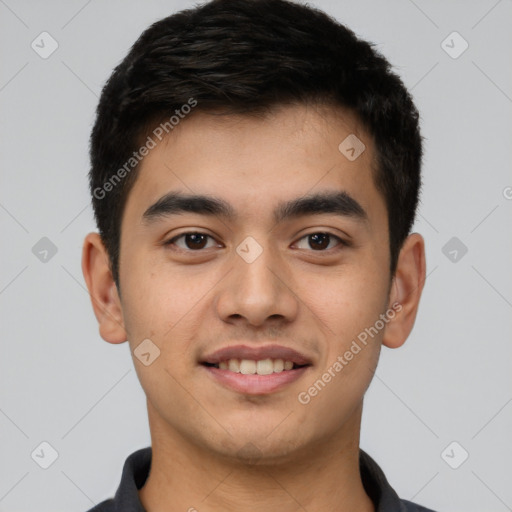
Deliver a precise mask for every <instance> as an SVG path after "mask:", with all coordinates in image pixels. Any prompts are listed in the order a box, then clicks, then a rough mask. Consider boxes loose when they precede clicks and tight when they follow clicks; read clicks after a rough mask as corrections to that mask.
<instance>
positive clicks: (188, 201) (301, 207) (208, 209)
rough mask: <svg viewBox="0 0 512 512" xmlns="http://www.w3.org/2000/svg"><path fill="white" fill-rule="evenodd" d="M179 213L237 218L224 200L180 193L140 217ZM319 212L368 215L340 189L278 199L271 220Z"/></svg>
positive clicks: (357, 216)
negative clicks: (278, 201)
mask: <svg viewBox="0 0 512 512" xmlns="http://www.w3.org/2000/svg"><path fill="white" fill-rule="evenodd" d="M182 213H195V214H198V215H207V216H212V217H213V216H219V217H222V218H224V219H226V220H234V219H235V218H236V211H235V209H234V208H233V206H232V205H231V204H229V203H228V202H226V201H225V200H223V199H220V198H218V197H211V196H207V195H201V194H185V193H183V192H169V193H168V194H165V195H164V196H163V197H161V198H160V199H158V201H156V202H155V203H154V204H152V205H151V206H150V207H149V208H148V209H147V210H146V211H145V212H144V213H143V215H142V218H143V220H144V222H145V223H146V224H149V223H152V222H154V221H156V220H158V219H160V218H162V217H168V216H171V215H179V214H182ZM321 214H335V215H338V216H341V217H349V218H352V219H355V220H358V221H364V222H366V221H368V214H367V213H366V211H365V210H364V208H363V207H362V206H361V205H360V204H359V203H358V202H357V201H356V200H355V199H354V198H353V197H351V196H350V195H349V194H348V193H346V192H344V191H339V192H322V193H317V194H312V195H308V196H304V197H299V198H297V199H292V200H290V201H284V202H280V203H279V204H278V205H277V207H276V208H275V210H274V222H275V223H276V224H279V223H281V222H283V221H286V220H291V219H294V218H299V217H303V216H306V215H321Z"/></svg>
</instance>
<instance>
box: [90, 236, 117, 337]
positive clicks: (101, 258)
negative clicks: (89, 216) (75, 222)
mask: <svg viewBox="0 0 512 512" xmlns="http://www.w3.org/2000/svg"><path fill="white" fill-rule="evenodd" d="M82 272H83V274H84V278H85V282H86V283H87V288H88V290H89V295H90V297H91V302H92V307H93V310H94V314H95V315H96V319H97V320H98V324H99V329H100V336H101V337H102V338H103V339H104V340H105V341H108V342H109V343H122V342H124V341H126V340H127V335H126V330H125V326H124V319H123V312H122V307H121V300H120V298H119V294H118V291H117V287H116V284H115V282H114V279H113V277H112V272H111V270H110V260H109V257H108V254H107V251H106V249H105V246H104V245H103V242H102V240H101V237H100V235H99V234H98V233H89V234H88V235H87V236H86V237H85V240H84V245H83V250H82Z"/></svg>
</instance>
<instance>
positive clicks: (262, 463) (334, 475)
mask: <svg viewBox="0 0 512 512" xmlns="http://www.w3.org/2000/svg"><path fill="white" fill-rule="evenodd" d="M361 412H362V405H361V406H360V407H359V408H358V410H357V411H356V412H355V413H354V415H353V417H351V419H350V420H349V422H347V424H346V425H344V427H343V428H342V429H341V430H340V431H339V432H338V433H336V434H335V435H334V436H333V437H332V440H331V441H330V442H329V443H328V445H327V444H323V445H322V444H319V443H317V444H315V445H314V446H309V447H308V448H307V450H306V449H304V450H303V453H301V454H298V455H297V456H296V457H294V458H293V460H291V458H290V460H288V461H286V462H279V463H276V462H275V461H266V460H263V457H262V458H261V459H260V460H259V461H258V463H257V464H250V465H249V464H243V463H241V462H240V461H239V460H237V459H236V458H235V457H233V458H232V459H226V458H224V457H219V456H218V454H215V453H212V452H211V451H207V450H205V449H204V447H198V446H196V445H194V444H193V443H190V442H189V440H187V439H184V438H183V437H182V436H180V435H178V434H177V433H176V432H175V431H173V432H169V431H168V430H166V429H165V427H164V426H163V425H162V424H161V423H160V421H159V418H156V413H155V411H154V410H152V408H151V405H150V404H149V402H148V415H149V419H150V427H151V439H152V461H151V471H150V474H149V476H148V479H147V481H146V483H145V485H144V487H143V488H142V489H141V490H140V491H139V497H140V500H141V502H142V504H143V506H144V508H145V510H146V511H147V512H155V511H157V510H158V511H159V512H178V511H180V512H182V511H189V512H194V511H197V512H220V511H222V512H235V511H236V512H248V511H250V512H267V511H268V510H279V511H280V512H296V511H299V510H300V511H303V510H333V511H336V512H348V511H353V510H358V511H360V512H374V511H375V508H374V505H373V503H372V501H371V500H370V498H369V497H368V496H367V494H366V493H365V491H364V487H363V483H362V480H361V475H360V471H359V430H360V422H361ZM348 434H350V435H348Z"/></svg>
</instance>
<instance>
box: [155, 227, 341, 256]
mask: <svg viewBox="0 0 512 512" xmlns="http://www.w3.org/2000/svg"><path fill="white" fill-rule="evenodd" d="M187 235H202V236H207V237H208V238H211V239H213V240H215V238H214V237H213V236H211V235H209V234H208V233H202V232H200V231H187V232H185V233H181V234H179V235H177V236H175V237H173V238H171V239H170V240H168V241H166V242H164V245H165V246H172V245H174V244H175V242H176V240H179V239H180V238H183V237H185V236H187ZM313 235H327V236H329V237H330V238H334V239H335V240H337V241H338V244H337V245H336V246H335V247H334V248H331V249H326V250H317V251H315V250H313V249H311V251H312V252H315V253H321V252H323V253H325V252H329V251H332V250H333V249H334V250H336V247H339V248H342V247H349V246H350V244H349V243H348V242H346V241H345V240H343V239H342V238H340V237H339V236H337V235H335V234H333V233H330V232H329V231H315V232H313V233H308V234H307V235H304V236H302V237H301V238H299V241H300V240H303V239H304V238H307V237H310V236H313ZM209 249H210V247H209ZM173 250H176V251H182V252H196V253H200V252H203V250H205V249H197V250H193V249H183V248H181V247H178V248H177V249H176V248H173ZM338 250H340V249H338Z"/></svg>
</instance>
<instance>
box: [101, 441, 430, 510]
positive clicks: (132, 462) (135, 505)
mask: <svg viewBox="0 0 512 512" xmlns="http://www.w3.org/2000/svg"><path fill="white" fill-rule="evenodd" d="M151 454H152V451H151V447H147V448H142V449H140V450H137V451H136V452H133V453H132V454H131V455H130V456H129V457H128V458H127V459H126V461H125V463H124V467H123V475H122V477H121V483H120V485H119V487H118V489H117V492H116V494H115V498H114V499H113V500H108V501H110V504H112V505H114V507H113V509H111V508H109V509H108V510H113V511H115V512H146V511H145V510H144V508H143V506H142V503H141V502H140V499H139V494H138V490H139V489H141V488H142V486H143V485H144V483H145V482H146V479H147V477H148V475H149V469H150V467H151ZM359 467H360V471H361V479H362V481H363V486H364V488H365V491H366V493H367V494H368V496H369V497H370V499H371V500H372V501H373V503H374V505H375V510H376V512H407V511H411V512H412V511H415V510H417V511H420V510H421V511H426V512H428V511H427V509H424V508H422V507H418V508H416V506H415V505H413V504H412V503H410V502H406V501H404V500H401V499H400V498H399V497H398V495H397V494H396V492H395V491H394V490H393V488H392V487H391V486H390V485H389V483H388V481H387V479H386V477H385V475H384V473H383V471H382V469H381V468H380V467H379V466H378V465H377V463H376V462H375V461H374V460H373V459H372V458H371V457H370V456H369V455H368V454H367V453H366V452H364V451H363V450H359ZM409 503H410V505H412V507H414V508H410V507H409V506H408V504H409ZM100 506H101V505H100ZM99 510H102V509H101V508H100V509H99Z"/></svg>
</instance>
